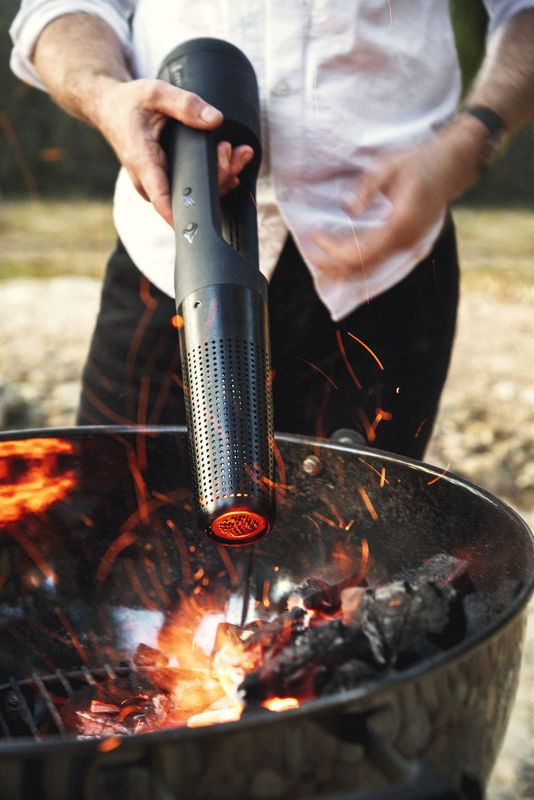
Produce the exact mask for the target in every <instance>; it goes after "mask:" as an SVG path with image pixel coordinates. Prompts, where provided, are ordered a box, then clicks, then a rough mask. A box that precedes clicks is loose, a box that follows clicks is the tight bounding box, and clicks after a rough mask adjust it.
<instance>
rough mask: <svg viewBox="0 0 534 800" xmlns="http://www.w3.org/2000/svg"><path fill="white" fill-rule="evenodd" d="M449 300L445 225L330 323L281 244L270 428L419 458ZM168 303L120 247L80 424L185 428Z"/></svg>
mask: <svg viewBox="0 0 534 800" xmlns="http://www.w3.org/2000/svg"><path fill="white" fill-rule="evenodd" d="M457 304H458V259H457V252H456V240H455V234H454V228H453V225H452V221H449V222H448V223H447V225H446V227H445V228H444V231H443V232H442V234H441V236H440V238H439V239H438V241H437V242H436V244H435V246H434V249H433V251H432V253H431V254H430V255H429V256H428V257H427V258H426V259H425V260H424V261H422V262H421V264H419V265H418V266H417V267H416V268H415V269H414V270H413V271H412V272H411V273H410V275H409V276H408V277H407V278H405V279H404V280H403V281H402V282H401V283H399V284H397V285H396V286H395V287H393V288H392V289H390V290H389V291H387V292H384V293H383V294H382V295H380V296H378V297H376V298H374V299H373V300H371V301H370V302H369V303H368V304H366V305H364V306H362V307H360V308H358V309H357V310H356V311H355V312H353V313H352V314H350V315H349V316H347V317H346V318H345V319H343V320H342V321H341V322H338V323H334V322H332V320H331V318H330V316H329V314H328V312H327V310H326V308H325V306H324V305H323V304H322V302H321V301H320V300H319V298H318V297H317V295H316V293H315V290H314V288H313V284H312V281H311V278H310V275H309V272H308V270H307V268H306V266H305V265H304V263H303V262H302V260H301V258H300V256H299V254H298V252H297V250H296V248H295V245H294V243H293V241H292V240H291V239H288V241H287V243H286V246H285V248H284V250H283V253H282V254H281V256H280V259H279V262H278V265H277V267H276V270H275V273H274V276H273V278H272V280H271V284H270V288H269V309H270V312H269V313H270V327H271V349H272V366H273V369H274V371H275V377H274V382H273V400H274V409H275V430H277V431H279V432H287V433H301V434H308V435H319V436H330V435H331V434H332V433H333V432H334V431H335V430H337V429H338V428H352V429H356V430H359V431H361V432H362V433H363V434H364V436H365V438H366V440H367V441H368V442H369V443H370V444H373V445H374V446H376V447H379V448H380V449H383V450H389V451H391V452H396V453H402V454H404V455H408V456H412V457H414V458H421V457H422V455H423V453H424V450H425V446H426V444H427V442H428V439H429V437H430V434H431V431H432V426H433V423H434V419H435V417H436V413H437V409H438V404H439V398H440V394H441V391H442V388H443V384H444V382H445V378H446V374H447V369H448V365H449V359H450V353H451V349H452V342H453V338H454V328H455V321H456V309H457ZM174 314H175V308H174V301H173V300H172V299H170V298H169V297H168V296H167V295H165V294H163V293H162V292H160V291H159V290H158V289H157V288H156V287H155V286H153V285H152V284H150V283H149V281H148V280H147V279H146V278H145V277H143V276H142V275H141V273H140V272H139V271H138V270H137V268H136V267H135V266H134V264H133V263H132V261H131V259H130V258H129V256H128V254H127V253H126V251H125V250H124V247H123V246H122V244H121V243H120V242H119V243H118V245H117V248H116V250H115V251H114V253H113V254H112V256H111V258H110V260H109V263H108V266H107V271H106V276H105V279H104V285H103V289H102V301H101V309H100V313H99V316H98V320H97V325H96V329H95V332H94V335H93V339H92V343H91V348H90V352H89V356H88V360H87V363H86V366H85V369H84V374H83V390H82V397H81V405H80V410H79V414H78V423H79V424H109V423H119V424H120V423H128V424H131V423H138V424H153V425H156V424H172V425H175V424H185V412H184V401H183V390H182V387H181V381H180V353H179V346H178V335H177V331H176V329H175V328H174V327H173V326H172V324H171V318H172V317H173V316H174Z"/></svg>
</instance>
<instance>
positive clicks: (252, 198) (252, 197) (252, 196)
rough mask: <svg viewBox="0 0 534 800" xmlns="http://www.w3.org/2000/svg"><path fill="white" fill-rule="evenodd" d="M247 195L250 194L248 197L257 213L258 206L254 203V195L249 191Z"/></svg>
mask: <svg viewBox="0 0 534 800" xmlns="http://www.w3.org/2000/svg"><path fill="white" fill-rule="evenodd" d="M249 195H250V199H251V200H252V203H253V205H254V208H255V209H256V214H257V213H258V206H257V204H256V198H255V197H254V195H253V194H252V192H249Z"/></svg>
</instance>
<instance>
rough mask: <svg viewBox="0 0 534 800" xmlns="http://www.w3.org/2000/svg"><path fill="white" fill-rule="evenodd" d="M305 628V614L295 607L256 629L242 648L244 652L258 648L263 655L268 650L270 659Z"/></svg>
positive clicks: (306, 622)
mask: <svg viewBox="0 0 534 800" xmlns="http://www.w3.org/2000/svg"><path fill="white" fill-rule="evenodd" d="M307 627H308V614H307V612H306V611H305V610H304V609H303V608H299V607H296V608H293V609H291V611H285V612H284V613H282V614H279V615H278V616H277V617H275V618H274V619H273V620H272V621H271V622H267V623H265V625H261V626H260V627H258V628H256V630H254V631H253V632H252V635H251V636H249V638H248V639H246V641H245V642H244V647H245V649H246V650H253V649H255V648H259V649H260V650H261V651H262V652H263V653H265V651H267V650H268V651H269V654H270V656H271V657H272V656H273V655H275V654H276V653H278V652H280V650H282V649H283V648H284V647H285V646H286V645H288V644H291V643H292V642H294V641H295V639H296V638H298V637H299V636H301V635H302V633H303V632H304V631H305V630H306V629H307Z"/></svg>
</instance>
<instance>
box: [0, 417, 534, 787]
mask: <svg viewBox="0 0 534 800" xmlns="http://www.w3.org/2000/svg"><path fill="white" fill-rule="evenodd" d="M58 442H59V443H58ZM276 446H277V450H278V453H277V463H278V466H279V470H278V472H279V474H278V484H277V487H278V488H277V506H278V515H277V521H276V524H275V525H274V527H273V530H272V531H271V533H270V534H269V536H268V537H267V538H265V539H263V540H262V541H261V542H258V543H256V544H254V545H250V546H247V547H242V548H225V547H222V546H220V545H217V544H216V543H214V542H212V541H210V540H208V539H207V538H206V537H204V536H203V535H202V534H200V533H199V531H198V528H197V525H196V522H195V512H194V508H193V503H192V497H193V494H192V490H191V487H190V483H189V481H190V478H189V464H188V454H187V437H186V433H185V430H184V429H181V428H171V429H162V428H143V429H128V428H119V427H110V428H79V429H60V430H52V429H47V430H43V431H25V432H15V433H13V432H11V433H4V434H2V435H1V436H0V497H1V498H2V506H1V508H2V509H3V522H2V523H1V525H0V535H1V549H0V565H1V569H0V575H1V591H0V736H1V738H0V775H1V780H2V789H1V792H0V794H1V797H2V798H6V800H10V798H13V800H14V799H15V798H17V800H19V798H32V800H35V798H39V799H41V798H43V800H77V799H78V798H80V799H81V798H84V800H85V799H86V798H91V799H92V798H95V799H96V798H98V800H107V798H111V797H114V798H115V797H119V796H120V797H121V798H131V799H132V800H148V798H150V800H153V799H154V798H156V800H163V799H164V798H165V800H169V799H170V798H178V797H180V798H183V797H186V798H225V797H246V798H251V800H254V799H255V798H258V800H259V798H265V797H270V798H280V799H281V800H289V798H291V799H292V800H296V799H297V798H309V797H312V796H314V797H315V796H317V797H320V796H321V795H326V794H328V793H330V794H333V793H335V792H345V791H349V790H350V791H352V792H353V793H356V792H363V791H371V790H373V789H376V790H377V791H378V790H379V789H380V787H384V785H385V783H386V780H385V778H384V776H383V775H382V774H381V773H380V772H379V771H378V770H377V769H376V767H375V766H373V764H372V763H371V761H370V759H369V758H368V756H367V750H366V747H365V746H363V745H362V744H361V741H360V730H361V727H362V726H361V722H362V719H363V718H364V717H366V716H367V715H368V714H370V715H371V722H370V723H369V724H372V727H373V730H374V731H376V732H378V733H379V734H381V735H382V736H383V738H384V740H385V741H386V742H387V743H391V744H392V745H393V746H394V747H395V748H396V749H397V750H398V751H399V752H400V753H401V754H402V755H403V756H405V757H406V758H408V759H410V760H415V759H416V760H418V761H419V760H421V759H424V760H425V761H427V762H429V763H430V764H431V765H432V766H433V767H434V769H435V770H436V771H437V773H438V774H439V775H441V776H442V778H443V779H445V780H446V781H448V782H449V783H450V785H451V786H453V787H454V789H456V790H459V789H460V786H461V785H462V781H463V780H464V779H465V777H466V776H473V777H474V778H475V779H477V780H478V781H479V782H480V784H481V785H482V786H483V785H485V783H486V781H487V779H488V776H489V773H490V771H491V768H492V766H493V763H494V761H495V758H496V755H497V753H498V750H499V747H500V743H501V741H502V737H503V735H504V732H505V729H506V725H507V720H508V716H509V713H510V710H511V705H512V701H513V698H514V694H515V689H516V684H517V676H518V671H519V666H520V660H521V647H522V641H523V636H524V627H525V621H526V604H527V601H528V598H529V596H530V593H531V591H532V588H533V583H534V574H533V564H534V545H533V539H532V535H531V533H530V532H529V530H528V528H527V527H526V525H525V524H524V522H523V521H522V520H521V519H520V518H519V517H518V516H517V515H516V514H515V513H514V512H513V511H512V510H511V509H510V508H508V507H507V506H506V505H505V504H503V503H502V502H501V501H499V500H498V499H497V498H495V497H493V496H492V495H490V494H488V493H487V492H485V491H483V490H482V489H480V488H478V487H476V486H474V485H472V484H470V483H468V482H467V481H465V480H463V479H461V478H460V477H458V476H455V475H451V474H446V475H442V474H441V470H438V469H435V468H433V467H430V466H427V465H425V464H422V463H418V462H414V461H411V460H409V459H403V458H398V457H396V456H393V455H390V454H387V453H381V452H377V451H371V450H369V449H366V448H353V447H346V446H341V445H335V444H330V443H327V442H323V441H319V440H307V439H304V438H300V437H291V436H278V437H277V438H276ZM309 456H314V457H315V458H314V465H315V467H314V469H313V470H312V473H313V474H310V472H309V471H306V469H304V467H303V465H304V461H305V459H307V458H308V457H309ZM41 483H42V484H44V485H45V486H48V487H49V488H52V489H53V493H52V494H51V496H50V498H49V504H48V505H46V503H45V501H44V500H41V499H40V495H39V490H40V484H41ZM13 487H15V488H13ZM362 490H363V491H362ZM364 497H365V498H366V501H367V502H366V501H365V500H364ZM54 498H55V499H54ZM17 503H18V504H19V510H20V511H21V513H20V515H19V516H18V517H17V513H16V507H17V506H16V504H17ZM371 507H372V513H371V510H370V509H371ZM363 539H366V540H367V541H368V543H369V548H370V552H371V554H372V559H373V565H374V566H373V568H372V569H373V570H375V571H376V570H379V571H380V572H381V573H382V572H385V573H386V574H393V573H394V572H396V571H398V570H399V569H401V568H410V567H414V566H418V565H419V564H420V563H421V561H422V560H424V559H426V558H429V557H431V556H432V555H434V554H435V553H436V552H446V553H450V554H451V555H455V556H458V557H461V558H464V559H468V560H469V562H470V575H471V578H472V580H473V582H474V583H475V585H476V588H477V589H478V590H480V591H482V592H485V593H486V594H487V595H488V596H489V597H490V598H492V599H494V600H495V601H496V602H497V601H498V600H499V597H501V596H506V597H508V598H509V597H510V593H508V594H505V595H502V592H503V587H513V591H512V597H513V599H511V600H510V599H507V600H506V602H503V603H502V608H501V611H500V613H499V614H498V615H496V616H495V617H494V618H492V619H491V621H489V622H488V623H487V624H485V625H483V626H481V629H480V630H478V631H476V632H473V633H472V634H471V635H470V636H469V637H467V638H466V639H465V640H464V641H463V642H462V643H461V644H460V645H457V646H455V647H453V648H451V649H450V650H448V651H445V652H443V653H441V654H440V655H439V656H433V657H432V658H428V659H426V660H424V661H422V662H419V663H418V664H417V665H415V666H412V667H410V668H408V669H406V670H405V671H403V672H398V673H391V674H388V675H386V676H384V677H383V678H382V679H381V680H380V681H374V682H368V683H366V684H365V685H363V686H359V687H357V688H354V689H347V690H345V691H339V692H336V693H335V694H331V695H328V696H326V697H322V698H319V699H316V700H311V701H309V702H307V703H304V704H303V705H302V706H301V707H300V708H297V709H295V710H291V711H284V712H281V713H271V712H267V711H264V710H261V711H257V712H251V713H248V714H246V715H245V716H244V717H242V719H241V720H240V721H238V722H232V723H226V724H221V725H215V726H210V727H204V728H197V729H187V728H184V729H177V730H170V731H163V732H155V733H148V734H143V735H137V736H133V735H131V736H124V737H122V738H121V739H120V740H119V741H113V740H112V741H111V742H106V741H103V740H100V739H90V740H77V739H76V738H75V737H74V736H72V735H70V734H66V733H64V732H62V730H61V725H60V724H59V725H58V724H57V721H56V722H55V721H54V718H53V715H52V716H51V715H50V714H48V718H49V721H48V723H47V724H48V728H47V729H46V730H44V729H43V728H42V723H41V720H42V718H43V715H44V717H46V716H47V704H48V700H47V698H48V697H50V698H52V704H53V698H54V695H56V694H57V693H58V692H60V691H64V692H66V693H68V686H69V685H71V686H73V687H74V688H75V687H76V686H78V685H79V683H80V682H82V683H83V682H84V681H86V682H90V681H91V680H98V679H99V676H101V675H102V674H104V673H108V674H109V672H110V670H111V671H112V672H113V671H115V673H114V674H116V673H117V671H119V672H120V670H125V669H126V670H128V668H129V667H128V665H129V664H130V662H131V659H132V656H133V653H134V651H135V648H136V646H137V645H138V644H139V642H142V641H144V642H147V643H148V644H150V643H151V642H150V637H151V636H153V635H154V632H155V631H156V630H157V629H158V627H159V626H160V625H161V623H162V621H163V620H164V619H165V616H166V614H167V613H168V611H169V609H170V608H171V607H172V606H173V604H175V603H176V602H178V598H179V597H180V596H183V595H189V594H191V593H192V592H193V591H194V590H195V587H196V586H197V585H198V583H199V581H200V580H201V578H200V576H202V581H204V583H203V590H204V589H206V588H207V589H209V590H210V591H211V590H213V591H216V592H217V594H218V596H219V598H223V599H224V600H225V601H226V603H227V613H228V616H229V618H230V617H232V615H233V616H234V617H235V615H236V614H238V616H239V615H241V614H243V613H244V612H243V609H246V608H249V607H250V606H251V604H252V605H253V601H255V600H256V601H259V606H258V608H256V609H255V610H254V616H257V615H260V616H261V615H263V616H265V617H266V618H268V617H271V616H272V615H274V614H276V613H277V610H278V608H279V607H280V605H281V598H283V597H284V596H285V595H286V594H287V591H288V587H291V586H292V585H295V584H298V583H300V582H301V581H302V580H303V579H305V578H306V577H309V576H310V575H311V576H317V577H319V578H323V579H325V580H331V581H334V580H339V579H341V578H342V577H343V576H344V575H346V574H350V573H352V572H354V569H355V567H357V565H358V564H359V561H360V557H361V543H362V540H363ZM334 556H335V557H334ZM206 579H207V580H206ZM247 592H248V594H247ZM197 596H202V595H197ZM266 599H267V600H268V607H267V606H266V604H265V600H266ZM61 687H63V689H62V688H61ZM35 698H37V699H35ZM48 711H49V709H48ZM114 745H116V746H114ZM110 748H111V749H110ZM388 791H389V790H388ZM357 796H358V795H357V794H354V797H355V798H356V797H357ZM367 796H368V795H366V797H367ZM376 796H377V797H378V795H376ZM382 796H387V797H390V796H391V797H392V796H393V795H390V794H387V793H386V794H385V795H382ZM425 800H426V799H425Z"/></svg>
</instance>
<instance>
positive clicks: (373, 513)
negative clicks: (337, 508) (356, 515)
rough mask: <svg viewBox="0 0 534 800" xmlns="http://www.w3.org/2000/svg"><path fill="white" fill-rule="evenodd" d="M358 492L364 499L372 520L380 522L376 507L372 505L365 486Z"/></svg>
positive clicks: (359, 488) (360, 487) (359, 487)
mask: <svg viewBox="0 0 534 800" xmlns="http://www.w3.org/2000/svg"><path fill="white" fill-rule="evenodd" d="M358 491H359V493H360V495H361V497H362V500H363V502H364V503H365V507H366V509H367V511H368V512H369V514H370V516H371V519H373V520H374V521H375V522H376V521H377V520H378V514H377V513H376V511H375V509H374V506H373V504H372V503H371V499H370V497H369V495H368V494H367V492H366V491H365V489H364V488H363V486H358Z"/></svg>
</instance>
